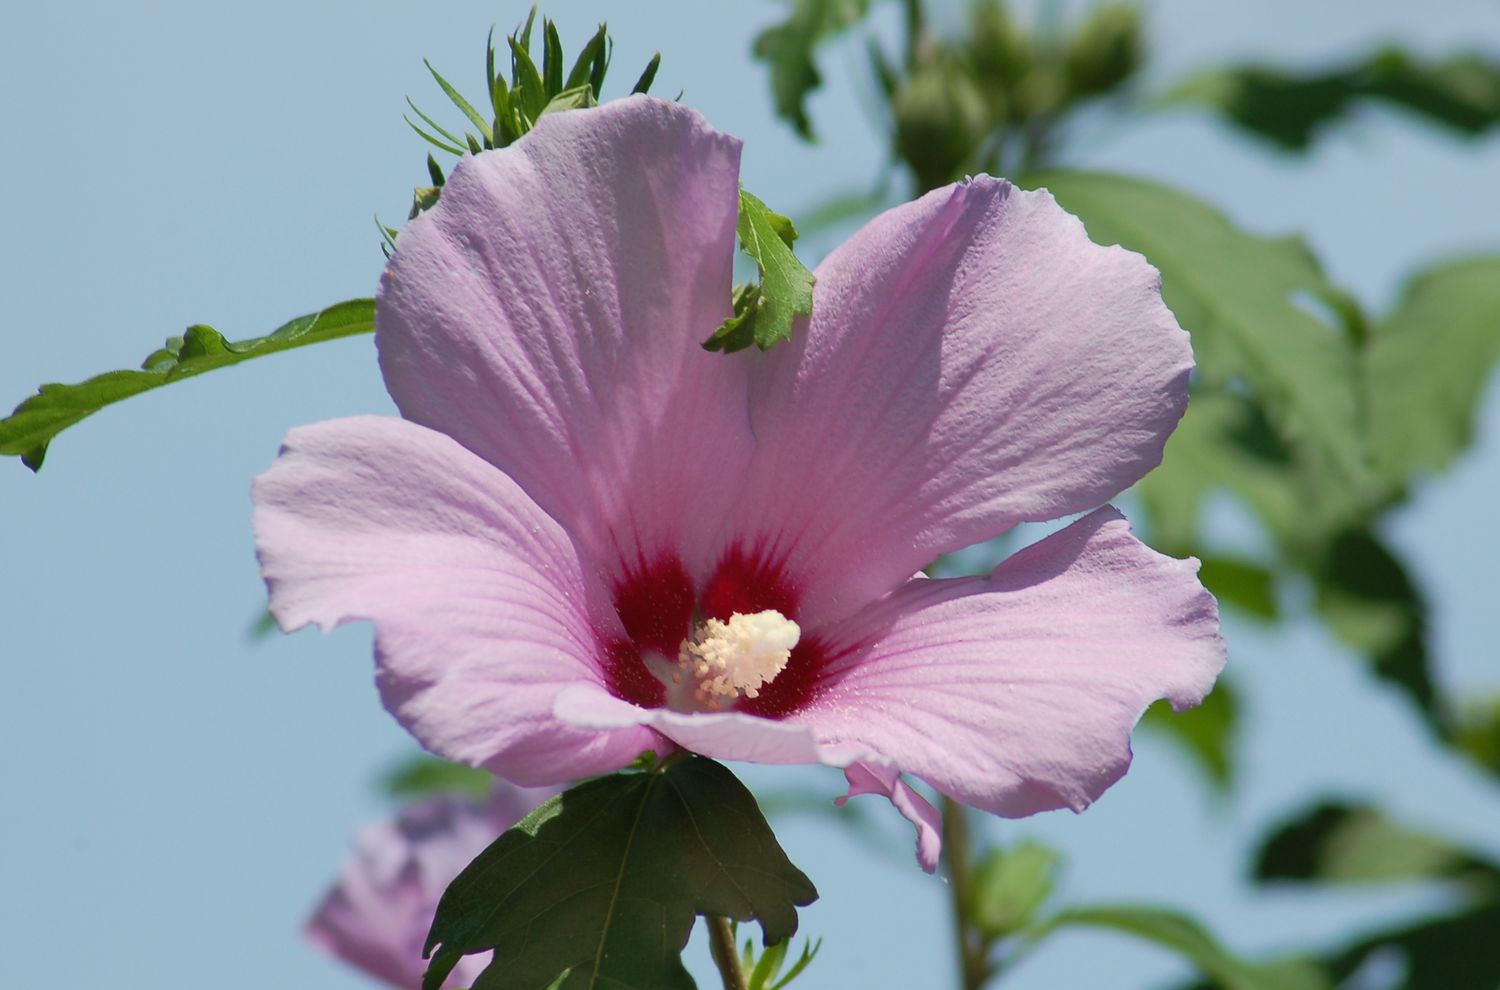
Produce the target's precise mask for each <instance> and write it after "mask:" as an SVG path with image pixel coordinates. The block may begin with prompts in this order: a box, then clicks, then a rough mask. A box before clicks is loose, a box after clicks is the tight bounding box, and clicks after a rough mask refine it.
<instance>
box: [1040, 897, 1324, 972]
mask: <svg viewBox="0 0 1500 990" xmlns="http://www.w3.org/2000/svg"><path fill="white" fill-rule="evenodd" d="M1065 926H1084V927H1090V928H1106V929H1111V930H1113V931H1117V932H1121V933H1124V934H1126V935H1132V936H1134V937H1136V938H1140V939H1145V940H1146V941H1148V942H1154V943H1155V944H1156V945H1159V946H1161V947H1162V948H1164V949H1167V950H1169V951H1172V952H1175V953H1177V954H1178V955H1179V956H1182V957H1183V958H1184V959H1186V960H1188V961H1189V962H1191V963H1192V964H1193V965H1195V966H1197V967H1198V969H1199V970H1200V971H1201V972H1202V973H1203V975H1205V976H1207V977H1209V978H1210V979H1211V980H1213V981H1214V985H1216V986H1218V987H1220V988H1221V990H1332V987H1333V984H1331V983H1330V982H1329V981H1328V980H1327V978H1326V977H1325V976H1324V974H1323V972H1322V970H1321V969H1320V968H1319V967H1316V966H1314V965H1311V964H1308V963H1305V962H1302V961H1299V960H1287V961H1281V962H1277V963H1273V964H1270V965H1266V964H1257V963H1250V962H1246V961H1245V960H1243V959H1240V958H1239V957H1238V956H1236V955H1234V954H1233V953H1231V952H1230V951H1229V950H1227V949H1225V948H1224V947H1223V946H1222V945H1220V944H1219V942H1218V940H1217V939H1215V938H1214V936H1213V935H1212V934H1211V933H1209V931H1208V930H1207V929H1205V928H1204V927H1203V926H1202V925H1200V924H1198V922H1196V921H1194V920H1193V919H1192V918H1189V917H1188V916H1187V915H1185V914H1181V913H1180V912H1177V911H1168V910H1163V909H1161V908H1152V907H1139V906H1135V905H1118V906H1117V905H1109V906H1100V907H1084V908H1074V909H1071V910H1068V911H1064V912H1063V913H1062V914H1060V915H1058V916H1057V917H1055V918H1053V919H1052V920H1051V921H1049V922H1048V923H1047V924H1046V925H1045V926H1044V928H1043V930H1042V932H1040V933H1039V934H1045V933H1046V932H1049V931H1051V930H1053V929H1056V928H1061V927H1065Z"/></svg>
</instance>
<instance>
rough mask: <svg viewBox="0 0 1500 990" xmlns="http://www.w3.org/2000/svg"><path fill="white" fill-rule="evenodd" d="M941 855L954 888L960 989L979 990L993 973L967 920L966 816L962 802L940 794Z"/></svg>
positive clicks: (951, 886) (954, 918) (953, 899)
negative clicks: (941, 798)
mask: <svg viewBox="0 0 1500 990" xmlns="http://www.w3.org/2000/svg"><path fill="white" fill-rule="evenodd" d="M943 859H944V860H945V861H946V863H947V866H948V888H949V890H951V891H952V892H953V898H952V902H953V934H954V936H955V938H956V940H957V946H958V966H959V974H960V978H961V981H962V982H961V985H962V987H963V990H981V988H982V987H983V986H984V985H985V983H986V982H988V981H989V978H990V976H991V975H992V973H991V971H990V969H989V967H988V966H986V965H985V958H984V957H985V952H984V948H983V945H982V943H981V942H980V940H979V939H978V937H977V935H976V933H975V931H974V925H973V923H972V922H971V921H970V920H969V904H970V895H969V879H970V856H969V820H968V818H967V817H966V812H965V810H964V806H963V805H961V804H959V803H958V802H957V801H955V800H953V799H952V798H950V797H947V796H946V795H945V796H944V797H943Z"/></svg>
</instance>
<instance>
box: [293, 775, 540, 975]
mask: <svg viewBox="0 0 1500 990" xmlns="http://www.w3.org/2000/svg"><path fill="white" fill-rule="evenodd" d="M552 793H553V792H552V791H551V790H528V789H525V788H519V787H510V786H505V785H502V786H501V787H499V788H497V789H496V792H495V795H494V796H493V797H492V798H491V799H490V800H488V801H487V802H484V803H479V802H476V801H474V800H472V799H470V798H468V797H460V796H457V795H439V796H436V797H430V798H427V799H425V800H422V801H419V802H417V803H416V804H413V805H410V806H409V807H407V808H406V809H405V810H403V811H402V812H401V814H400V815H399V816H398V817H397V818H396V819H395V820H393V821H386V822H381V823H379V824H377V825H371V826H370V827H368V828H366V829H365V830H364V831H362V832H361V833H360V834H359V837H358V839H357V840H356V842H355V848H354V855H353V856H352V857H350V859H349V861H348V862H347V863H345V864H344V870H343V873H342V875H341V876H340V877H339V881H338V883H337V884H335V885H334V886H333V888H332V889H331V890H329V891H328V893H327V894H326V895H325V896H324V898H323V902H322V903H321V904H319V905H318V909H317V911H316V912H314V914H313V916H312V919H311V920H309V921H308V923H307V936H308V938H309V939H311V940H312V942H313V943H314V944H315V945H317V946H318V947H320V948H322V949H324V950H326V951H328V952H330V953H332V954H333V955H335V956H338V957H339V958H340V959H342V960H344V961H345V962H347V963H350V964H352V965H354V966H357V967H358V968H360V969H362V970H364V971H365V972H366V973H369V974H370V975H371V976H373V977H375V978H376V979H380V980H384V981H385V982H386V983H389V984H390V985H391V986H393V987H400V988H401V990H418V988H419V987H421V985H422V973H423V972H424V971H425V970H426V968H427V962H426V960H424V959H423V958H422V947H423V944H424V943H425V942H426V940H427V930H428V928H430V927H431V926H432V916H433V915H434V914H435V913H436V912H437V906H438V900H439V899H440V898H441V897H442V896H443V891H444V890H446V889H447V888H448V884H449V883H450V882H451V881H452V880H453V878H454V877H456V876H458V874H459V872H460V871H461V870H463V868H464V867H465V866H468V865H469V862H470V861H471V860H473V859H474V857H475V856H478V855H479V854H480V852H482V851H483V850H484V848H485V847H486V846H488V845H489V844H490V843H491V842H494V841H495V839H496V837H498V836H499V835H500V833H501V832H503V831H505V830H506V829H508V828H510V827H511V826H512V825H514V824H515V823H516V822H518V821H520V820H521V818H523V817H524V816H525V815H526V813H527V812H529V811H530V810H531V809H532V808H534V807H535V806H536V805H538V804H540V803H541V802H542V801H543V800H545V799H546V798H548V797H550V796H551V795H552ZM489 961H490V953H488V952H485V953H480V954H477V955H472V956H465V957H464V958H463V959H462V960H460V961H459V964H458V966H457V968H456V969H454V971H453V974H452V975H451V976H449V977H448V980H447V981H446V982H445V983H444V986H448V987H467V986H472V985H473V983H474V981H475V979H477V978H478V977H479V973H480V971H481V970H483V969H484V967H485V966H487V965H489Z"/></svg>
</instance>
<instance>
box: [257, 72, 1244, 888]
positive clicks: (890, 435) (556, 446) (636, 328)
mask: <svg viewBox="0 0 1500 990" xmlns="http://www.w3.org/2000/svg"><path fill="white" fill-rule="evenodd" d="M739 157H740V143H739V141H737V140H736V139H734V138H732V137H729V136H727V135H725V134H721V133H719V132H717V131H715V130H713V129H712V128H710V127H709V126H708V125H707V123H705V122H704V120H703V119H702V118H701V117H700V116H699V115H698V114H697V113H695V112H693V111H692V110H689V109H687V108H685V107H681V106H678V105H674V104H671V103H665V102H662V101H659V100H653V99H650V98H646V97H632V98H631V99H628V100H622V101H619V102H615V103H611V104H608V105H606V106H603V107H600V108H597V109H591V110H580V111H571V112H568V113H561V114H555V115H550V116H548V117H545V118H543V119H542V120H541V121H540V122H539V124H538V126H537V127H536V129H535V130H533V131H532V132H531V133H530V134H529V135H527V136H526V137H525V138H524V139H523V140H521V141H519V142H517V143H516V144H515V145H513V146H512V147H510V148H507V149H504V150H500V151H493V152H485V153H483V154H480V155H475V156H473V157H469V158H465V159H463V161H461V162H460V163H459V164H458V166H457V167H456V168H455V169H454V172H453V175H452V177H451V178H450V179H449V180H448V183H447V185H446V186H445V187H444V188H443V194H442V200H441V202H439V204H438V205H437V206H436V207H435V208H434V209H432V210H430V211H429V212H427V213H425V214H423V215H422V216H420V217H418V218H417V219H416V220H414V221H412V223H411V224H410V225H409V226H408V227H407V228H406V230H405V231H404V232H403V233H402V234H401V236H400V239H399V240H398V242H397V245H396V251H395V253H394V256H393V257H392V259H391V262H390V264H389V266H388V267H387V269H386V272H385V276H384V279H383V280H382V283H381V289H380V295H379V301H378V307H377V312H376V345H377V347H378V349H379V354H380V366H381V370H382V372H383V373H384V376H385V383H386V387H387V388H388V389H389V390H390V393H391V396H392V397H393V398H394V399H395V402H396V405H397V407H398V408H399V409H400V411H401V416H402V418H401V419H393V418H382V417H356V418H352V419H343V420H335V421H332V422H327V423H319V424H316V425H313V426H308V427H304V428H301V429H297V430H293V431H292V432H291V433H290V434H289V435H288V436H287V438H286V443H285V445H284V447H283V448H282V452H281V456H280V457H279V458H278V459H277V461H276V462H275V463H274V464H273V465H272V467H271V468H270V469H269V470H268V471H267V472H266V473H265V474H264V475H262V476H261V477H260V478H259V479H258V480H257V482H256V485H255V492H254V497H255V503H256V513H255V529H256V536H257V540H258V544H259V550H260V560H261V567H262V571H263V573H264V575H265V578H266V581H267V583H268V585H269V588H270V598H271V610H272V612H273V613H274V614H275V616H276V618H277V619H278V620H279V621H280V623H281V625H282V627H283V628H285V629H296V628H298V627H300V626H303V625H305V624H307V623H311V622H316V623H318V624H319V625H320V626H322V627H323V628H325V629H327V628H329V627H332V626H335V625H337V624H339V623H341V622H345V621H349V620H352V619H367V620H371V621H373V623H374V625H375V640H376V643H375V652H376V662H377V668H378V673H377V680H378V683H379V687H380V691H381V694H382V697H383V699H384V702H385V704H386V707H387V708H389V710H390V711H391V712H392V713H393V714H394V715H395V717H396V718H397V719H398V720H399V721H400V722H401V724H402V725H404V726H406V728H407V729H408V730H410V731H411V733H412V734H413V735H415V736H416V737H417V739H418V740H420V741H421V742H422V743H423V744H424V745H425V746H427V747H428V748H429V749H430V750H432V751H433V752H435V753H437V754H439V755H441V756H444V757H447V758H449V759H452V760H456V761H459V762H463V763H468V764H472V765H475V766H483V767H487V768H489V769H490V770H492V771H494V772H495V773H497V774H499V775H501V776H503V777H506V778H508V779H510V780H513V781H516V782H518V783H522V784H528V785H540V784H549V783H556V782H559V781H565V780H570V779H576V778H579V777H584V776H587V775H590V774H598V773H603V772H605V771H610V770H614V769H617V768H619V767H623V766H625V765H626V764H627V763H629V762H630V761H631V760H632V759H634V758H635V757H636V756H637V755H638V754H640V753H641V752H642V751H643V750H656V751H658V752H666V751H670V750H672V749H674V748H675V747H679V746H680V747H685V748H687V749H689V750H692V751H695V752H698V753H701V754H704V755H707V756H710V757H714V758H718V759H730V760H749V761H758V762H763V763H814V762H821V763H825V764H829V765H832V766H837V767H842V768H844V769H845V772H846V774H847V776H848V780H849V783H850V792H851V793H865V792H877V793H881V794H885V795H887V796H888V797H890V798H891V799H892V800H893V801H894V802H895V804H896V806H897V808H899V809H900V811H901V812H902V813H903V814H904V815H906V816H907V817H908V818H909V819H910V820H911V821H912V822H913V823H914V824H915V825H916V826H917V829H918V857H919V859H920V861H921V862H922V864H923V865H924V867H926V868H927V869H929V870H931V869H933V868H934V867H935V865H936V862H937V856H938V848H939V833H938V825H939V821H938V815H937V813H936V811H935V810H934V809H933V807H932V806H931V805H930V804H929V803H928V802H927V801H926V800H924V799H923V798H922V797H921V796H920V795H919V794H918V793H917V792H916V791H915V790H914V789H912V788H911V787H910V786H909V785H908V784H907V783H906V782H905V780H904V779H903V777H902V773H903V772H904V773H909V774H913V775H915V776H917V777H919V778H921V779H923V780H925V781H927V783H929V784H931V785H932V786H933V787H934V788H936V789H937V790H938V791H940V792H942V793H944V794H947V795H950V796H952V797H953V798H956V799H957V800H959V801H962V802H964V803H966V804H969V805H972V806H974V807H977V808H982V809H985V810H987V811H990V812H994V813H996V814H1000V815H1007V816H1020V815H1029V814H1032V813H1033V812H1038V811H1042V810H1044V809H1050V808H1060V807H1068V808H1073V809H1075V810H1079V809H1082V808H1084V807H1085V806H1087V805H1088V804H1089V803H1090V802H1092V801H1093V800H1094V799H1095V798H1097V797H1098V796H1099V795H1100V793H1101V792H1102V791H1104V789H1105V788H1107V787H1108V786H1109V785H1110V784H1112V783H1114V782H1115V781H1116V780H1118V779H1119V778H1120V776H1121V775H1122V774H1123V773H1124V772H1125V769H1126V766H1127V765H1128V764H1129V762H1130V731H1131V729H1132V727H1133V726H1134V725H1135V723H1136V721H1137V720H1138V718H1139V717H1140V715H1141V713H1142V712H1143V711H1144V710H1145V708H1146V707H1147V706H1148V705H1149V704H1150V703H1151V702H1152V701H1154V700H1156V699H1158V698H1162V697H1165V698H1168V699H1170V701H1171V702H1172V704H1173V706H1174V707H1176V708H1178V709H1181V708H1185V707H1188V706H1191V705H1195V704H1197V703H1198V702H1199V701H1200V700H1201V699H1202V698H1203V696H1204V694H1205V693H1206V692H1207V691H1208V690H1209V689H1210V687H1211V686H1212V684H1213V681H1214V677H1215V676H1216V674H1217V673H1218V671H1219V669H1220V667H1221V666H1222V664H1223V662H1224V647H1223V643H1222V641H1221V639H1220V637H1219V631H1218V616H1217V611H1216V608H1215V604H1214V601H1213V599H1212V597H1210V596H1209V595H1208V593H1207V592H1205V591H1204V589H1203V587H1202V586H1201V585H1200V584H1199V583H1198V581H1197V578H1196V576H1195V574H1196V570H1197V562H1196V561H1180V560H1173V559H1170V558H1167V557H1163V556H1161V555H1160V554H1157V553H1155V552H1153V551H1152V550H1150V549H1148V548H1147V547H1146V546H1144V545H1143V544H1141V543H1140V542H1139V541H1138V540H1136V539H1135V537H1133V536H1132V535H1131V533H1130V530H1129V527H1128V525H1127V524H1126V522H1125V521H1124V519H1122V518H1121V516H1120V515H1119V514H1118V513H1117V512H1115V511H1114V510H1113V509H1111V508H1107V507H1106V508H1098V507H1099V506H1102V505H1104V503H1105V502H1106V501H1107V500H1108V499H1110V498H1112V497H1113V496H1114V495H1116V494H1117V493H1119V492H1120V491H1122V490H1123V489H1124V488H1126V487H1127V486H1129V485H1130V484H1132V483H1133V482H1135V481H1136V480H1137V479H1139V478H1140V477H1141V476H1142V475H1144V474H1145V473H1146V472H1147V471H1149V470H1150V469H1151V468H1152V467H1154V466H1155V465H1156V464H1157V463H1158V462H1159V460H1160V458H1161V452H1162V446H1163V444H1164V443H1165V442H1166V439H1167V436H1168V434H1169V433H1171V431H1172V429H1173V428H1174V427H1175V425H1176V424H1177V421H1178V420H1179V418H1180V417H1181V416H1182V413H1183V410H1184V408H1185V406H1186V404H1187V387H1188V374H1189V371H1190V369H1191V368H1192V364H1193V362H1192V352H1191V349H1190V347H1189V345H1188V339H1187V335H1186V334H1185V333H1184V332H1183V331H1182V330H1181V329H1180V328H1179V327H1178V326H1177V323H1176V321H1175V320H1174V319H1173V317H1172V314H1171V313H1170V312H1168V311H1167V309H1166V308H1165V306H1164V305H1163V304H1162V301H1161V296H1160V291H1159V288H1160V281H1159V277H1158V275H1157V273H1156V271H1155V270H1154V269H1153V268H1152V267H1151V266H1150V265H1148V264H1147V263H1146V261H1145V260H1144V259H1142V258H1141V257H1140V256H1139V255H1136V254H1132V253H1130V252H1128V251H1124V250H1122V249H1121V248H1118V247H1100V246H1098V245H1095V244H1093V243H1091V242H1090V241H1089V239H1088V237H1087V236H1086V234H1085V233H1084V229H1083V226H1082V224H1080V223H1079V222H1078V220H1077V219H1075V218H1074V217H1072V216H1070V215H1068V214H1067V213H1065V212H1063V210H1062V209H1060V208H1059V207H1058V206H1057V204H1056V203H1055V202H1054V201H1053V199H1052V197H1051V196H1050V195H1048V194H1047V193H1045V192H1023V191H1021V190H1018V189H1016V188H1015V187H1013V186H1011V185H1009V184H1008V183H1006V182H1004V181H1001V180H998V179H992V178H988V177H983V176H981V177H978V178H975V179H971V180H968V181H966V182H962V183H958V184H955V185H952V186H948V187H946V188H943V189H939V190H936V191H934V192H932V193H929V194H928V195H926V196H923V197H922V198H921V199H919V200H917V201H916V202H913V203H909V204H907V205H905V206H901V207H898V208H896V209H893V210H891V211H889V212H887V213H885V214H883V215H881V216H879V217H877V218H875V219H874V220H873V221H871V222H870V223H869V224H868V225H866V226H865V227H864V229H863V230H861V231H859V232H858V233H857V234H855V235H854V237H852V238H851V239H850V240H849V241H848V242H847V243H846V244H844V245H843V246H842V247H840V248H839V249H838V250H836V251H834V252H833V253H832V254H831V255H829V256H828V258H827V259H826V260H825V261H824V262H823V263H822V264H821V265H819V266H818V269H817V271H816V275H817V285H816V289H815V297H814V310H813V315H812V317H811V319H810V321H808V322H807V325H805V326H801V327H799V328H798V330H797V333H796V334H795V336H794V338H793V339H792V340H791V341H790V342H788V343H785V344H781V345H778V346H777V347H775V348H773V349H771V350H770V351H768V352H765V353H760V352H755V351H747V352H742V353H739V354H734V355H729V356H726V355H722V354H713V353H707V352H705V351H704V350H703V349H702V348H701V347H700V346H699V342H700V341H702V340H703V339H704V338H706V337H707V336H708V335H709V334H710V333H711V332H712V331H713V329H714V328H715V327H716V326H718V325H719V323H720V322H721V321H722V320H723V319H724V318H725V317H726V316H728V315H729V313H730V308H729V298H730V288H731V285H730V277H731V268H732V260H733V255H734V252H735V220H736V215H737V214H736V209H737V191H738V179H739ZM1088 510H1096V511H1093V512H1092V513H1091V514H1089V515H1086V516H1084V517H1083V518H1081V519H1079V520H1078V521H1076V522H1074V523H1073V524H1072V525H1070V526H1068V527H1067V528H1065V529H1063V530H1061V531H1060V532H1058V533H1056V534H1055V535H1052V536H1049V537H1048V538H1046V539H1044V540H1042V541H1040V542H1039V543H1037V544H1035V545H1033V546H1031V547H1029V548H1028V549H1026V550H1023V551H1021V552H1020V553H1017V554H1015V555H1014V556H1013V557H1011V558H1010V559H1009V560H1007V561H1006V562H1004V563H1003V564H1001V565H1000V566H999V567H998V568H997V569H996V570H995V571H994V572H993V573H992V574H990V575H988V576H987V577H973V578H959V579H952V580H929V579H926V578H923V577H921V576H920V575H919V576H917V577H913V575H916V574H917V573H918V571H919V569H920V568H922V567H924V566H926V565H927V564H929V563H930V562H931V561H932V560H933V559H934V558H936V557H937V556H938V555H939V554H944V553H948V552H950V551H953V550H957V549H959V548H961V547H966V546H969V545H971V544H974V543H977V542H980V541H982V540H987V539H989V538H991V537H994V536H996V535H997V534H999V533H1002V532H1004V531H1006V530H1007V529H1009V528H1011V527H1012V526H1014V525H1015V524H1016V523H1019V522H1022V521H1028V520H1049V519H1056V518H1059V517H1062V516H1067V515H1071V514H1075V513H1081V512H1086V511H1088Z"/></svg>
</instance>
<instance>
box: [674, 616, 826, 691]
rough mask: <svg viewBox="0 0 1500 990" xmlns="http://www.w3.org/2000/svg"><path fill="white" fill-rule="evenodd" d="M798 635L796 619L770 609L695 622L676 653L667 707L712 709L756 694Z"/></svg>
mask: <svg viewBox="0 0 1500 990" xmlns="http://www.w3.org/2000/svg"><path fill="white" fill-rule="evenodd" d="M801 637H802V630H801V629H800V628H798V626H797V623H795V622H793V621H792V620H791V619H788V618H787V617H786V616H784V615H782V614H781V613H780V612H778V611H776V610H775V609H766V610H765V611H762V612H752V613H750V614H748V615H747V614H745V613H742V612H735V613H734V614H732V615H731V616H730V617H729V621H728V622H723V621H720V620H719V619H707V620H705V621H703V622H700V623H698V625H697V626H696V627H695V628H694V629H693V635H692V636H691V637H689V638H688V639H685V640H683V641H682V646H681V647H679V648H678V651H677V669H676V670H675V671H673V673H672V675H671V677H672V685H673V690H671V692H670V694H671V695H672V697H671V705H672V707H673V708H676V709H678V710H679V711H717V710H719V709H720V708H723V707H725V706H727V705H732V704H734V703H735V702H736V701H738V700H739V699H740V698H742V697H744V698H755V697H758V696H759V695H760V689H761V688H762V687H764V686H765V685H767V684H769V683H770V682H771V681H772V680H773V679H775V677H776V675H777V674H779V673H781V672H782V670H783V669H785V668H786V664H787V661H788V660H789V659H791V656H792V650H793V649H794V648H796V646H797V641H798V640H799V639H801Z"/></svg>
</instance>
